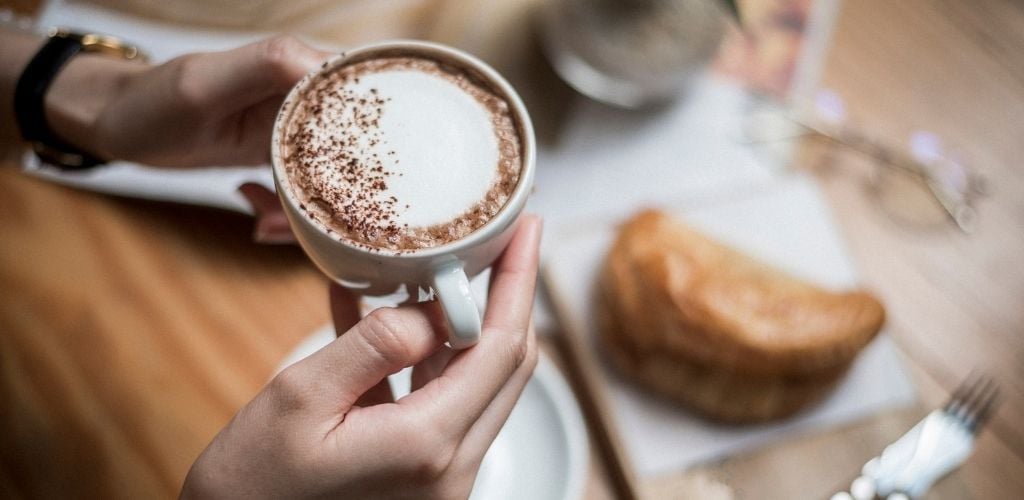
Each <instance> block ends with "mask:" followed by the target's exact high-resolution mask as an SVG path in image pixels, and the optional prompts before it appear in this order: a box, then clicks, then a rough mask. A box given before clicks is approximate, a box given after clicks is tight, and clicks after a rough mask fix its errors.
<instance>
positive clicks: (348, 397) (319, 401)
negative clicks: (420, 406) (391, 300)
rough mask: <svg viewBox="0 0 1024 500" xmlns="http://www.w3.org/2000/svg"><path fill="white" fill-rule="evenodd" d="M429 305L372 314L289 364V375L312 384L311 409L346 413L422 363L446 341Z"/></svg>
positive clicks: (382, 309)
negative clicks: (394, 377)
mask: <svg viewBox="0 0 1024 500" xmlns="http://www.w3.org/2000/svg"><path fill="white" fill-rule="evenodd" d="M431 307H436V305H435V304H433V303H425V304H416V305H410V306H403V307H399V308H381V309H376V310H374V311H373V312H371V313H370V314H369V315H367V316H366V317H365V318H363V319H362V320H360V321H359V322H358V323H356V324H355V326H353V327H352V328H350V329H349V330H348V331H346V332H345V333H344V334H342V335H340V336H339V337H338V338H337V339H335V340H334V341H333V342H331V343H330V344H328V345H327V346H326V347H324V348H323V349H321V350H319V351H317V352H316V353H314V354H313V355H311V356H309V357H308V358H306V359H304V360H303V361H300V362H299V363H297V364H295V365H293V366H292V367H291V368H289V370H293V372H294V373H292V374H290V376H293V377H295V378H296V379H303V380H308V381H310V383H312V384H315V385H316V388H315V390H311V391H309V395H310V397H311V398H312V399H313V401H311V403H312V406H315V407H319V408H323V409H324V410H325V411H327V412H331V413H336V412H338V411H339V410H340V411H341V412H343V413H344V412H347V411H348V410H349V409H351V408H352V406H353V405H354V404H355V403H356V400H358V399H359V397H360V396H361V395H363V394H364V393H365V392H366V391H368V390H370V389H371V388H372V387H373V386H375V385H377V383H378V382H380V381H381V380H383V379H384V378H385V377H387V376H388V375H391V374H393V373H396V372H398V371H399V370H401V369H402V368H405V367H407V366H412V365H414V364H416V363H419V362H420V361H422V360H424V359H426V358H427V357H428V356H430V355H431V354H432V353H433V352H434V351H436V350H437V349H438V347H440V346H441V344H443V343H444V341H445V340H446V339H447V335H446V331H445V330H444V329H443V328H438V327H437V324H436V319H435V318H436V315H435V314H431V311H430V310H429V308H431Z"/></svg>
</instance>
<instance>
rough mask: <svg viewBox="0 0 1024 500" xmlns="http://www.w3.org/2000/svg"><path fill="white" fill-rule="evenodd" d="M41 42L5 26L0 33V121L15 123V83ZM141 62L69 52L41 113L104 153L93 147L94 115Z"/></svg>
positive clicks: (60, 130)
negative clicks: (67, 59)
mask: <svg viewBox="0 0 1024 500" xmlns="http://www.w3.org/2000/svg"><path fill="white" fill-rule="evenodd" d="M42 43H43V39H42V38H41V37H39V36H36V35H31V34H27V33H20V32H14V31H10V30H4V31H2V32H0V47H2V48H0V71H2V73H0V99H2V100H3V105H2V106H3V107H2V111H0V113H2V116H3V118H4V123H11V124H13V123H14V114H13V107H12V103H13V102H14V89H15V86H16V85H17V82H18V78H19V77H20V76H21V73H22V71H23V70H24V69H25V65H26V64H28V61H29V60H30V59H31V58H32V56H33V55H35V53H36V52H37V51H38V50H39V48H40V47H41V46H42ZM145 67H146V66H145V65H143V64H138V63H137V62H131V61H125V60H121V59H117V58H114V57H110V56H106V55H100V54H88V53H83V54H79V55H77V56H75V57H73V58H72V59H71V60H70V61H69V62H68V63H67V65H65V66H64V68H62V69H61V71H60V72H59V73H58V74H57V76H56V78H54V80H53V83H52V84H51V86H50V88H49V90H48V91H47V93H46V100H45V105H44V112H45V113H46V120H47V122H48V124H49V125H50V128H51V129H52V130H53V132H54V133H55V134H56V135H57V136H58V137H60V138H61V139H63V140H64V141H66V142H68V143H69V144H71V145H73V146H75V147H77V148H79V149H82V150H84V151H88V152H91V153H93V154H95V155H96V156H99V157H107V154H106V152H104V151H100V150H97V144H96V142H95V140H94V137H93V127H94V125H95V123H96V119H97V117H98V116H99V115H100V112H101V111H102V110H103V107H104V106H105V105H106V104H107V103H108V102H110V101H111V100H112V99H113V98H114V97H116V96H117V95H118V93H119V92H120V91H121V90H122V88H123V86H124V84H125V82H126V80H127V77H128V76H130V75H131V74H133V73H135V72H137V71H140V70H142V69H144V68H145ZM15 130H16V128H15ZM5 135H6V134H5Z"/></svg>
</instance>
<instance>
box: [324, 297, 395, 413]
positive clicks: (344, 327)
mask: <svg viewBox="0 0 1024 500" xmlns="http://www.w3.org/2000/svg"><path fill="white" fill-rule="evenodd" d="M328 296H329V297H330V301H331V317H332V319H333V320H334V332H335V335H336V336H338V337H340V336H341V335H343V334H344V333H345V332H347V331H349V330H350V329H351V328H352V327H354V326H355V325H356V323H358V322H359V319H360V317H361V316H362V314H361V313H360V312H359V299H357V298H356V296H355V294H353V293H352V292H350V291H349V290H348V289H347V288H345V287H343V286H341V285H339V284H337V283H334V282H331V284H330V285H328ZM394 401H395V396H394V395H393V394H392V392H391V384H390V383H388V379H387V377H385V378H383V379H381V381H380V382H377V383H376V384H375V385H374V386H373V387H371V388H370V389H369V390H367V391H366V392H364V393H363V394H362V395H360V396H359V397H358V398H357V399H356V402H355V403H353V405H354V406H373V405H378V404H381V403H392V402H394Z"/></svg>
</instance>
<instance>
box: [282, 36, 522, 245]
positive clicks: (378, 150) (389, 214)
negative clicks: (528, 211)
mask: <svg viewBox="0 0 1024 500" xmlns="http://www.w3.org/2000/svg"><path fill="white" fill-rule="evenodd" d="M487 85H488V84H486V83H484V82H483V81H481V80H480V79H479V77H476V76H473V75H472V74H470V73H467V72H465V71H463V70H462V69H461V68H459V67H457V66H452V65H450V64H449V63H444V62H441V61H438V60H433V59H428V58H418V57H406V56H400V57H384V58H380V59H368V60H365V61H361V62H356V63H353V64H350V65H347V66H342V67H340V68H338V69H334V70H331V71H329V72H327V73H325V74H320V75H317V76H316V78H314V79H313V80H312V81H311V82H310V84H309V86H308V88H307V89H305V91H304V92H303V93H302V94H301V95H300V96H299V97H298V98H297V99H298V101H297V102H296V103H295V108H294V110H293V111H292V113H291V117H290V118H289V121H288V124H287V128H286V133H285V139H284V141H283V143H282V150H283V151H284V155H283V160H284V162H285V171H286V173H287V176H288V179H289V181H290V182H289V184H290V186H291V190H292V192H293V194H294V195H295V197H296V198H297V199H298V201H299V204H300V210H302V211H304V213H305V215H306V216H308V217H309V218H310V219H312V220H314V221H317V222H319V223H321V224H323V225H324V226H325V229H326V230H327V231H328V232H332V231H336V232H337V233H338V234H339V235H341V236H344V237H346V238H347V239H349V240H351V241H352V242H354V243H357V244H361V245H366V246H369V247H375V248H389V249H395V250H411V249H416V248H427V247H433V246H437V245H441V244H444V243H447V242H450V241H454V240H457V239H459V238H462V237H464V236H466V235H468V234H469V233H471V232H473V231H475V230H476V229H478V228H479V227H481V226H482V225H484V224H486V223H487V221H489V220H490V219H491V218H492V217H493V216H494V215H495V214H497V213H498V211H500V210H501V208H502V207H503V206H504V204H505V202H506V201H508V198H509V197H510V196H511V193H512V192H513V191H514V189H515V186H516V184H517V183H518V179H519V169H520V167H521V162H522V151H521V143H520V139H519V131H518V130H519V129H518V127H517V126H516V123H515V119H514V117H513V114H512V112H511V110H510V107H509V104H508V102H507V101H506V100H505V99H504V98H503V97H501V96H500V95H499V94H497V93H495V92H494V91H493V90H491V89H490V87H488V86H487Z"/></svg>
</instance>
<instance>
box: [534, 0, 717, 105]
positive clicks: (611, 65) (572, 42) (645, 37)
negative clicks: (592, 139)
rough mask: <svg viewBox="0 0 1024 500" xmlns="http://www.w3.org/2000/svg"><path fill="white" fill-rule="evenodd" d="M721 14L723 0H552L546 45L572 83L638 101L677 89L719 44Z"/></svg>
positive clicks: (614, 98) (595, 93)
mask: <svg viewBox="0 0 1024 500" xmlns="http://www.w3.org/2000/svg"><path fill="white" fill-rule="evenodd" d="M726 15H727V7H726V5H725V2H724V1H722V0H555V1H551V2H548V3H547V4H546V5H545V8H544V11H543V15H542V17H543V29H542V31H543V36H544V47H545V50H546V52H547V55H548V58H549V59H550V61H551V64H552V65H553V66H554V68H555V71H557V72H558V74H559V75H561V77H562V78H563V79H565V81H566V82H568V83H569V85H572V86H573V87H574V88H575V89H576V90H578V91H580V92H581V93H583V94H585V95H587V96H589V97H592V98H594V99H597V100H599V101H602V102H607V103H609V104H614V105H617V106H623V107H627V108H637V107H641V106H643V105H647V104H651V103H653V102H657V101H664V100H667V99H669V98H671V97H673V96H675V95H676V94H678V93H680V92H682V90H683V87H684V86H685V85H686V83H687V82H688V81H689V80H690V79H691V78H693V77H694V75H695V74H696V73H697V72H699V71H700V70H701V69H702V68H703V66H704V65H705V64H706V63H708V62H709V61H710V60H711V58H712V56H713V55H714V53H715V50H717V48H718V43H719V41H720V40H721V38H722V35H723V33H724V30H725V27H724V24H725V16H726Z"/></svg>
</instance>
